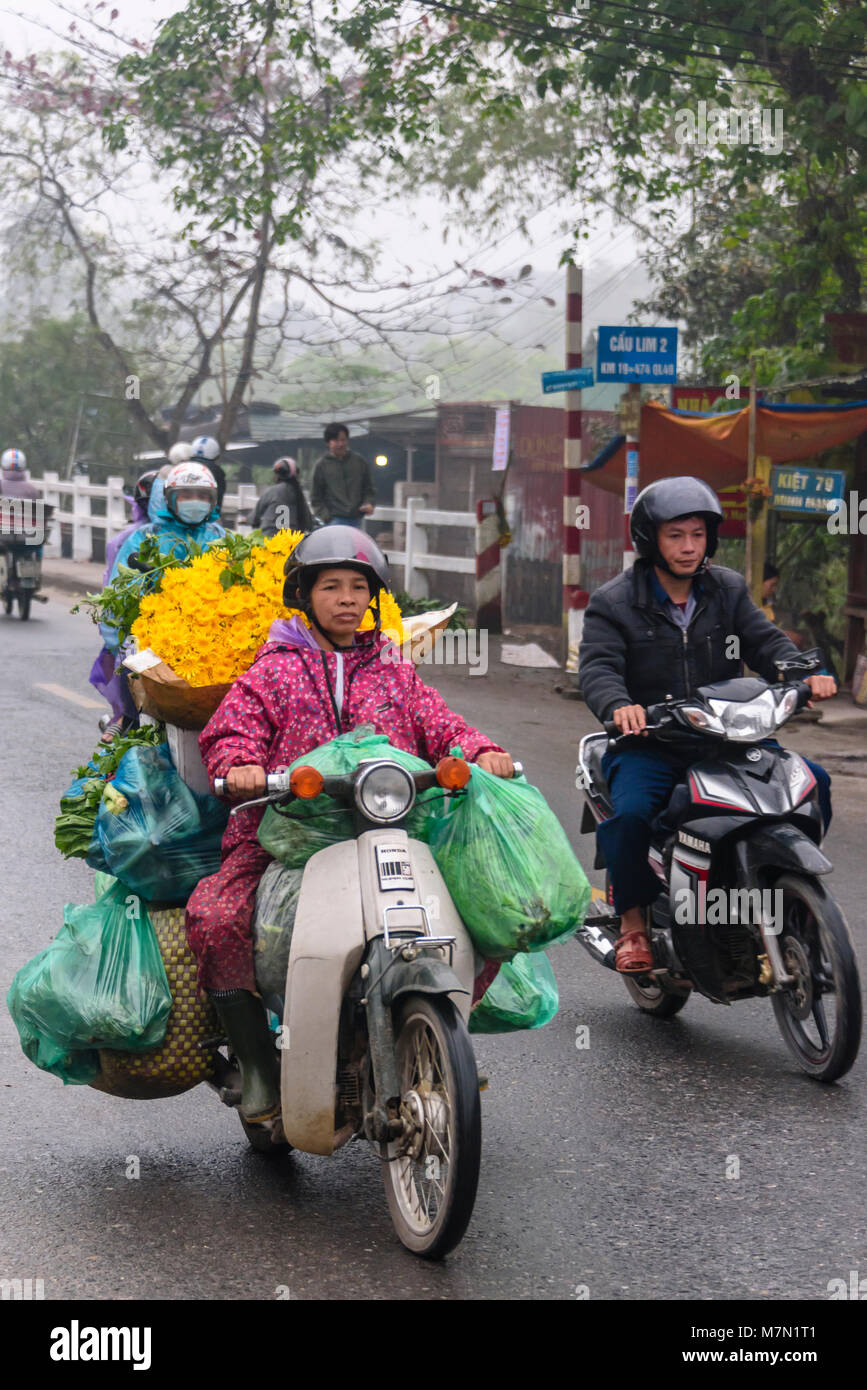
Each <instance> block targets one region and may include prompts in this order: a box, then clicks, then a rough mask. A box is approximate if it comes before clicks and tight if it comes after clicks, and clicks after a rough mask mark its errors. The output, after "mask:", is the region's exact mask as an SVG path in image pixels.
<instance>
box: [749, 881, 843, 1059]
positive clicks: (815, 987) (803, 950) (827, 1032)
mask: <svg viewBox="0 0 867 1390" xmlns="http://www.w3.org/2000/svg"><path fill="white" fill-rule="evenodd" d="M774 886H775V888H776V889H777V890H778V891H779V892H781V893H782V895H783V898H782V928H781V931H780V934H779V937H778V940H779V946H780V952H781V954H782V957H783V963H784V965H785V967H786V971H787V973H788V974H789V975H792V976H793V977H794V980H795V983H794V984H793V985H792V986H790V987H789V988H788V989H784V990H777V991H776V992H775V993H774V994H772V995H771V1002H772V1004H773V1006H774V1013H775V1015H776V1019H777V1024H778V1026H779V1029H780V1032H781V1033H782V1035H783V1038H784V1039H785V1042H786V1045H787V1047H788V1048H789V1051H790V1052H792V1053H794V1055H795V1057H797V1059H798V1061H799V1062H800V1064H801V1066H802V1067H803V1068H804V1070H805V1071H806V1072H808V1073H809V1074H810V1076H813V1077H815V1078H816V1080H818V1081H836V1080H837V1078H838V1077H840V1076H843V1075H844V1074H845V1073H846V1072H847V1071H848V1070H849V1068H850V1067H851V1066H852V1063H853V1062H854V1061H855V1058H856V1057H857V1056H858V1048H859V1046H860V1043H861V1012H862V1011H861V988H860V983H859V979H858V966H857V964H856V962H855V952H854V950H853V947H852V938H851V936H850V934H849V928H848V927H847V925H846V919H845V918H844V916H843V914H842V912H841V911H840V909H839V907H838V906H837V904H836V903H835V901H834V899H833V898H832V897H831V894H830V893H829V892H828V891H827V889H826V888H825V886H824V885H823V884H822V883H821V882H816V880H815V879H807V878H799V877H798V876H796V875H795V874H784V875H783V876H782V877H781V878H778V879H777V882H776V884H775V885H774Z"/></svg>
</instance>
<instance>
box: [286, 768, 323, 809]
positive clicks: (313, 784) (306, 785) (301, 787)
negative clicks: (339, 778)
mask: <svg viewBox="0 0 867 1390" xmlns="http://www.w3.org/2000/svg"><path fill="white" fill-rule="evenodd" d="M324 785H325V779H324V778H323V776H322V773H321V772H317V770H316V768H315V767H296V769H295V771H294V772H293V773H292V775H291V777H290V778H289V790H290V791H291V792H292V793H293V794H294V795H295V796H300V797H301V798H302V799H303V800H304V801H310V800H312V798H313V797H314V796H318V795H319V793H320V792H321V791H322V788H323V787H324Z"/></svg>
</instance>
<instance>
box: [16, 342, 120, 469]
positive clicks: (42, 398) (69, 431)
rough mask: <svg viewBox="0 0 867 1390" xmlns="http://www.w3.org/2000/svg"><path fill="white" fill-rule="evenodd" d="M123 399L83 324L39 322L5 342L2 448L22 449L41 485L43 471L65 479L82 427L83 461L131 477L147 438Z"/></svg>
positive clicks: (113, 373)
mask: <svg viewBox="0 0 867 1390" xmlns="http://www.w3.org/2000/svg"><path fill="white" fill-rule="evenodd" d="M124 391H125V382H124V379H123V377H122V376H121V375H120V373H119V371H118V370H117V369H116V368H114V367H113V366H112V364H111V363H110V362H109V361H108V360H107V359H106V357H105V354H104V352H102V350H101V348H100V346H99V344H98V343H97V341H96V339H95V336H94V334H93V332H92V331H91V329H90V327H89V325H88V324H87V322H86V320H85V319H84V318H83V317H81V316H77V317H74V318H70V319H65V320H62V319H51V318H43V319H38V320H37V321H36V322H35V323H33V324H31V325H30V326H29V327H27V328H25V329H23V331H21V332H19V333H17V334H16V336H15V337H14V338H12V337H7V339H6V341H5V342H0V422H2V435H3V440H2V447H3V448H4V449H5V448H9V447H11V446H14V447H16V448H21V449H23V450H24V452H25V453H26V455H27V463H28V467H29V468H30V469H31V471H32V472H33V473H34V475H35V476H37V477H39V476H41V475H42V473H43V471H44V470H45V469H46V468H49V469H56V470H59V471H60V472H63V471H64V470H65V467H66V462H67V458H68V455H69V450H70V445H71V442H72V439H73V435H74V431H75V428H76V421H78V448H77V451H76V452H77V454H78V456H79V457H82V456H87V457H89V458H92V459H94V460H96V461H97V462H98V464H99V467H100V469H101V470H102V472H104V473H105V474H106V475H107V474H109V473H120V474H123V475H126V474H128V473H129V472H130V470H131V455H132V454H133V453H134V452H135V451H136V450H137V449H139V448H141V447H143V437H142V436H141V434H140V433H139V432H138V431H137V430H135V428H134V426H133V425H132V423H131V421H130V418H129V414H128V412H127V411H126V410H125V408H124ZM98 471H99V470H97V472H98ZM95 476H96V475H95Z"/></svg>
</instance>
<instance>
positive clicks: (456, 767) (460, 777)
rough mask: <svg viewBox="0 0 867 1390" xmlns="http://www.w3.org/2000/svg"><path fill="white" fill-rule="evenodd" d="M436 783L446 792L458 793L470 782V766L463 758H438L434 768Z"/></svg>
mask: <svg viewBox="0 0 867 1390" xmlns="http://www.w3.org/2000/svg"><path fill="white" fill-rule="evenodd" d="M436 773H437V781H438V782H439V784H440V786H441V787H445V788H446V789H447V790H448V791H458V790H460V788H461V787H465V786H466V785H467V783H468V782H469V780H470V765H469V763H467V762H464V760H463V758H440V760H439V762H438V763H437V767H436Z"/></svg>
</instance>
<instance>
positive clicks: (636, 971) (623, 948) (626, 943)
mask: <svg viewBox="0 0 867 1390" xmlns="http://www.w3.org/2000/svg"><path fill="white" fill-rule="evenodd" d="M614 954H615V957H616V964H617V969H618V970H619V971H620V974H621V975H644V974H646V973H647V971H648V970H652V969H653V953H652V951H651V949H650V942H649V941H648V939H647V935H646V933H645V932H643V931H641V930H639V929H636V930H635V931H627V932H623V933H622V935H621V936H620V938H619V939H618V940H617V941H615V943H614Z"/></svg>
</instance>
